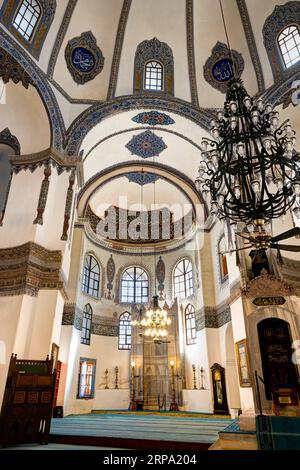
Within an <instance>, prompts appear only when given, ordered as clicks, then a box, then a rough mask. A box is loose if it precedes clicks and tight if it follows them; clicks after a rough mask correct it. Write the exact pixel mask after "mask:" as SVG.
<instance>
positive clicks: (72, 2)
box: [47, 0, 78, 78]
mask: <svg viewBox="0 0 300 470" xmlns="http://www.w3.org/2000/svg"><path fill="white" fill-rule="evenodd" d="M77 1H78V0H69V3H68V5H67V8H66V11H65V14H64V16H63V19H62V22H61V24H60V27H59V30H58V33H57V36H56V39H55V43H54V46H53V49H52V52H51V55H50V59H49V62H48V69H47V75H48V77H49V78H53V75H54V69H55V65H56V62H57V58H58V55H59V52H60V49H61V46H62V43H63V41H64V39H65V36H66V33H67V30H68V27H69V24H70V21H71V18H72V15H73V13H74V10H75V7H76V5H77Z"/></svg>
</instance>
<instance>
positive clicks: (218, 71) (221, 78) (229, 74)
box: [212, 59, 234, 82]
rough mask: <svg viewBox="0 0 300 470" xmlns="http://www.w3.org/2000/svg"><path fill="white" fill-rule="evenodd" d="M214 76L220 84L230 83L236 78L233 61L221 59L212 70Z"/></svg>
mask: <svg viewBox="0 0 300 470" xmlns="http://www.w3.org/2000/svg"><path fill="white" fill-rule="evenodd" d="M212 74H213V77H214V79H215V80H217V81H218V82H228V81H229V80H232V79H233V78H234V71H233V63H232V60H231V59H220V60H218V62H216V63H215V64H214V66H213V68H212Z"/></svg>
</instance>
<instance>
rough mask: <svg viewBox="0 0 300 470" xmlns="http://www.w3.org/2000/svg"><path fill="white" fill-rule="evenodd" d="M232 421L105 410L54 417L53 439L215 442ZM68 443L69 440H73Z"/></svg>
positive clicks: (52, 426) (216, 418)
mask: <svg viewBox="0 0 300 470" xmlns="http://www.w3.org/2000/svg"><path fill="white" fill-rule="evenodd" d="M231 422H233V420H230V419H228V418H225V419H224V418H219V417H200V416H199V415H198V416H197V417H196V416H195V415H193V416H188V417H186V416H184V417H182V416H180V417H178V416H176V415H174V414H173V415H171V416H169V413H167V414H166V415H165V414H163V413H160V414H159V415H154V414H152V413H151V414H147V415H145V414H141V413H136V414H133V413H124V414H120V413H102V414H89V415H72V416H67V417H66V418H63V419H59V418H57V419H53V420H52V422H51V430H50V434H51V436H52V440H53V439H54V440H55V439H58V438H59V436H65V437H68V436H69V437H71V436H81V437H85V438H89V439H91V438H93V437H94V438H105V439H107V438H111V439H115V442H119V441H120V439H124V440H127V441H132V442H135V443H138V442H139V441H148V442H150V441H153V442H154V441H155V442H173V443H186V444H187V443H193V444H212V443H213V442H215V441H216V440H217V439H218V433H219V431H221V430H223V429H224V428H225V427H227V426H228V425H229V424H230V423H231ZM56 442H58V441H57V440H56ZM60 442H61V441H60ZM65 442H69V443H70V440H69V441H65ZM78 442H79V440H77V443H78ZM94 442H95V441H94ZM119 446H121V445H120V444H119ZM121 447H122V446H121Z"/></svg>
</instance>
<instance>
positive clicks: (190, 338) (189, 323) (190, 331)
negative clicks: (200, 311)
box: [185, 304, 197, 346]
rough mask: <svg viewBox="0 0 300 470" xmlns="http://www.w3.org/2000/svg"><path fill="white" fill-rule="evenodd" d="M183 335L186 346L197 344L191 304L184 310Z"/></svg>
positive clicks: (193, 311)
mask: <svg viewBox="0 0 300 470" xmlns="http://www.w3.org/2000/svg"><path fill="white" fill-rule="evenodd" d="M185 335H186V344H187V345H188V346H189V345H190V344H196V343H197V334H196V316H195V308H194V306H193V305H191V304H188V306H187V307H186V309H185Z"/></svg>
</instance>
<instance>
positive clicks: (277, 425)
mask: <svg viewBox="0 0 300 470" xmlns="http://www.w3.org/2000/svg"><path fill="white" fill-rule="evenodd" d="M256 419H257V430H258V437H259V443H260V448H261V449H262V450H300V417H293V416H257V418H256Z"/></svg>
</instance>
